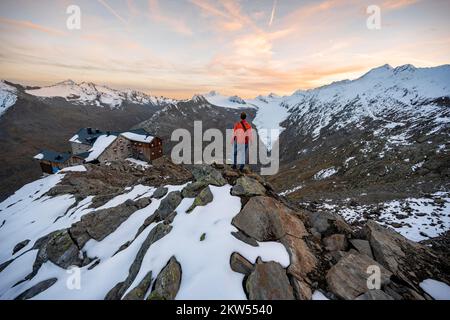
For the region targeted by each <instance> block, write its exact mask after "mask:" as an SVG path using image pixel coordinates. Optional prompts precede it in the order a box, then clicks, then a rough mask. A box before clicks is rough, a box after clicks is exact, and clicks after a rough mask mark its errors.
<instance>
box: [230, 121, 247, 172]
mask: <svg viewBox="0 0 450 320" xmlns="http://www.w3.org/2000/svg"><path fill="white" fill-rule="evenodd" d="M246 118H247V114H246V113H245V112H242V113H241V121H238V122H236V123H235V124H234V128H233V137H232V140H231V143H232V144H234V162H233V169H236V166H237V164H239V165H240V166H239V170H240V171H242V170H243V169H244V165H245V159H246V158H247V154H248V145H249V143H251V142H252V126H251V125H250V123H248V122H247V120H245V119H246ZM238 158H239V159H238Z"/></svg>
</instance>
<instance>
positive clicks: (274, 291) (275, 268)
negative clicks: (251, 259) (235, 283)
mask: <svg viewBox="0 0 450 320" xmlns="http://www.w3.org/2000/svg"><path fill="white" fill-rule="evenodd" d="M245 288H246V290H247V293H248V298H249V299H250V300H294V299H295V297H294V293H293V290H292V287H291V285H290V283H289V279H288V277H287V275H286V271H285V270H284V269H283V267H282V266H281V265H280V264H278V263H276V262H273V261H271V262H257V264H256V266H255V268H254V270H253V271H252V273H251V274H250V275H249V276H248V279H247V281H246V283H245Z"/></svg>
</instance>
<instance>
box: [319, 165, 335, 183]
mask: <svg viewBox="0 0 450 320" xmlns="http://www.w3.org/2000/svg"><path fill="white" fill-rule="evenodd" d="M336 173H337V169H336V168H334V167H331V168H327V169H323V170H320V171H319V172H317V173H316V174H315V175H314V180H323V179H326V178H329V177H331V176H332V175H334V174H336Z"/></svg>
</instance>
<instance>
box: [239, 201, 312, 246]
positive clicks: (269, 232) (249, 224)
mask: <svg viewBox="0 0 450 320" xmlns="http://www.w3.org/2000/svg"><path fill="white" fill-rule="evenodd" d="M233 225H235V226H236V227H237V228H239V229H240V230H242V231H243V232H244V233H245V234H246V235H248V236H250V237H252V238H253V239H256V240H257V241H273V240H278V239H281V238H282V237H284V236H285V235H286V234H289V235H292V236H294V237H300V238H301V237H303V236H305V235H307V234H308V232H307V231H306V229H305V226H304V225H303V222H302V221H301V220H300V219H299V218H298V217H296V213H295V212H294V211H293V210H291V209H289V208H288V207H286V206H285V205H283V204H281V203H280V202H278V201H277V200H275V199H273V198H271V197H263V196H258V197H252V198H250V200H249V201H248V202H247V204H246V205H245V206H244V208H243V209H242V210H241V212H239V214H237V215H236V216H235V217H234V218H233Z"/></svg>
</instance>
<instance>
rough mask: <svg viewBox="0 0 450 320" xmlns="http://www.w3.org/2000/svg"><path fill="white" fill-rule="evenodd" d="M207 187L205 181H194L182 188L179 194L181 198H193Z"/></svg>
mask: <svg viewBox="0 0 450 320" xmlns="http://www.w3.org/2000/svg"><path fill="white" fill-rule="evenodd" d="M207 186H208V183H206V182H205V181H194V182H191V183H189V184H188V185H187V186H186V187H184V188H183V190H181V194H182V196H183V198H195V197H196V196H198V194H199V193H200V192H201V191H202V190H203V189H204V188H205V187H207Z"/></svg>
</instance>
